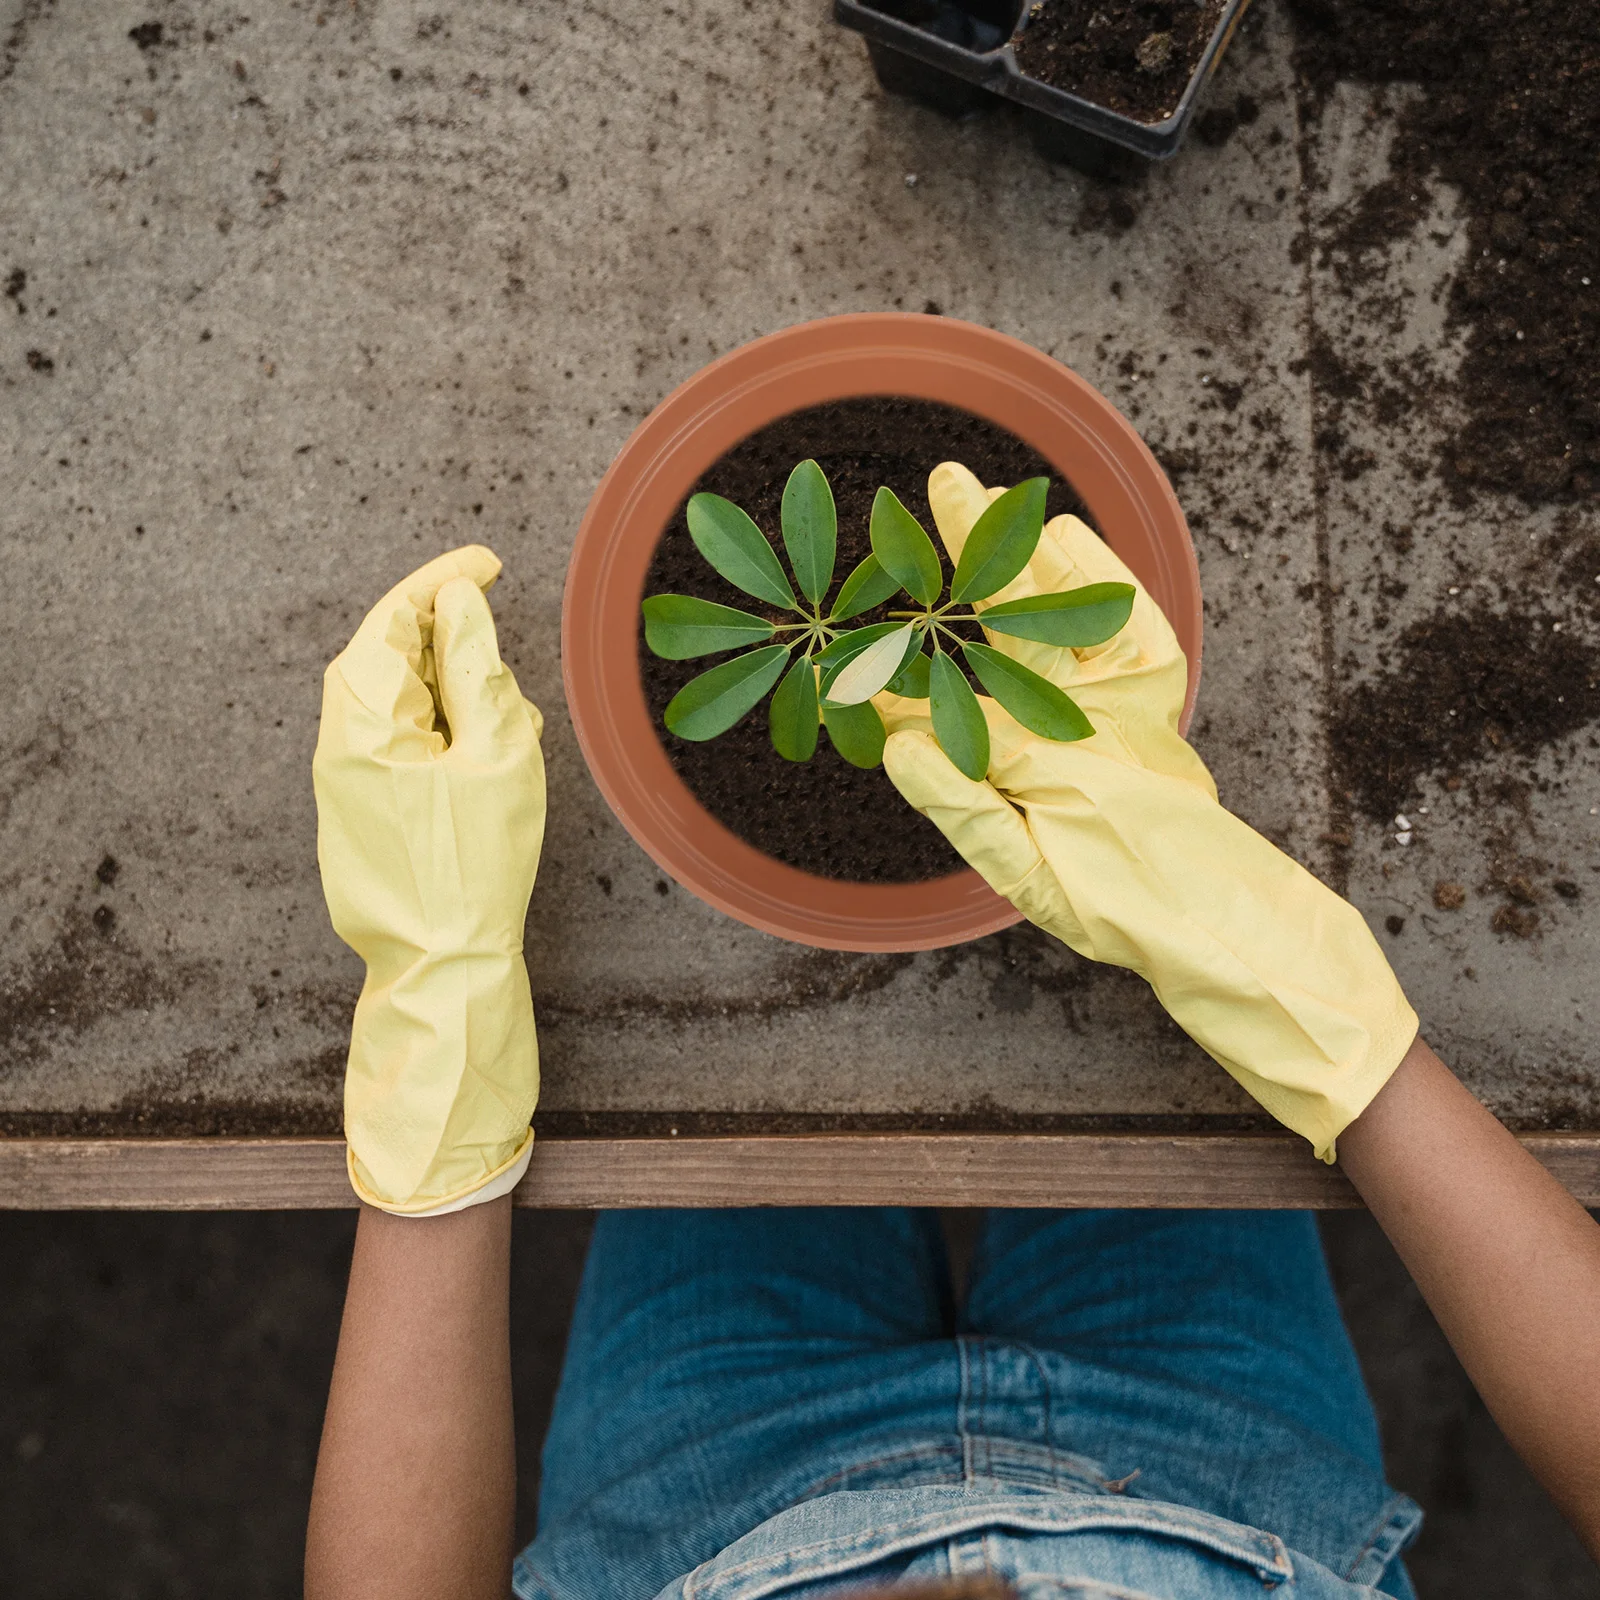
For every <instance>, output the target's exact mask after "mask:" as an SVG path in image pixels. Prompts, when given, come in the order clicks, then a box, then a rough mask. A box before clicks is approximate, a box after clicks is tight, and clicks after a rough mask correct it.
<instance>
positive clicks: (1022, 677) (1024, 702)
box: [935, 644, 1094, 743]
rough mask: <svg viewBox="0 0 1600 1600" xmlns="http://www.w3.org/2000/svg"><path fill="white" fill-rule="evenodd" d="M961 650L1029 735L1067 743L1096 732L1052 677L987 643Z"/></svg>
mask: <svg viewBox="0 0 1600 1600" xmlns="http://www.w3.org/2000/svg"><path fill="white" fill-rule="evenodd" d="M961 648H962V651H963V653H964V654H965V655H966V658H967V665H968V666H969V667H971V668H972V674H973V676H974V677H975V678H976V679H977V680H978V682H979V683H981V684H982V685H983V686H984V688H985V689H987V690H988V691H989V693H990V694H992V695H993V696H994V697H995V699H996V700H998V701H999V702H1000V704H1001V705H1003V706H1004V707H1005V708H1006V710H1007V711H1009V712H1010V713H1011V715H1012V716H1014V717H1015V718H1016V719H1017V721H1018V722H1020V723H1021V724H1022V726H1023V727H1024V728H1027V729H1028V730H1029V732H1031V733H1036V734H1038V735H1039V736H1040V737H1041V738H1043V739H1058V740H1060V741H1061V742H1063V743H1066V742H1069V741H1071V740H1073V739H1087V738H1088V737H1089V735H1090V734H1091V733H1093V732H1094V724H1093V723H1092V722H1090V721H1089V719H1088V718H1087V717H1086V716H1084V714H1083V712H1082V711H1081V710H1080V709H1079V707H1078V703H1077V702H1076V701H1075V700H1073V699H1072V698H1071V697H1070V696H1068V695H1066V694H1063V693H1062V692H1061V690H1060V689H1058V688H1056V686H1055V685H1054V684H1053V683H1051V682H1050V680H1049V679H1048V678H1041V677H1040V676H1039V674H1038V673H1037V672H1030V671H1029V670H1028V669H1027V668H1026V667H1025V666H1023V665H1022V663H1021V662H1020V661H1013V660H1012V659H1011V657H1010V656H1006V655H1001V653H1000V652H999V651H998V650H993V649H991V648H990V647H989V646H988V645H986V644H964V645H963V646H962V647H961ZM935 727H937V723H935ZM942 742H943V741H942V740H941V743H942Z"/></svg>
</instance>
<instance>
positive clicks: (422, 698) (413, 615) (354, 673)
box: [337, 544, 500, 732]
mask: <svg viewBox="0 0 1600 1600" xmlns="http://www.w3.org/2000/svg"><path fill="white" fill-rule="evenodd" d="M499 575H500V558H499V557H498V556H496V555H495V553H494V552H493V551H492V550H490V549H487V548H486V547H485V546H483V545H481V544H469V545H463V546H462V547H461V548H460V549H459V550H447V551H446V552H445V553H444V554H443V555H441V556H435V557H434V558H433V560H432V561H429V562H428V563H426V564H425V565H424V566H421V567H418V568H417V570H416V571H415V572H413V573H411V574H410V575H409V576H407V577H405V578H403V579H401V581H400V582H399V583H397V584H396V585H395V586H394V588H392V589H391V590H390V591H389V592H388V593H387V594H386V595H385V596H384V597H383V599H381V600H380V601H379V602H378V603H377V605H375V606H374V607H373V608H372V609H371V610H370V611H369V612H368V613H367V614H366V616H365V617H364V618H363V619H362V622H361V626H360V627H359V628H357V629H356V632H355V637H354V638H352V639H351V641H350V643H349V644H348V645H347V646H346V647H345V649H344V650H343V652H342V653H341V654H340V656H339V659H338V662H337V665H338V668H339V673H340V676H341V677H342V678H343V679H344V681H345V682H346V683H347V684H348V685H349V686H350V688H351V690H352V691H353V692H354V693H355V695H356V696H357V698H358V699H359V700H361V702H362V703H363V704H364V705H365V706H366V708H367V709H368V710H369V711H370V712H372V713H373V714H374V715H375V716H379V717H384V718H387V719H389V720H392V721H395V722H403V723H411V724H414V725H415V726H416V727H417V728H418V729H420V730H421V731H423V732H427V731H428V730H429V729H431V728H432V726H433V717H434V713H435V711H436V710H437V709H438V707H437V705H436V703H435V700H434V695H433V688H434V683H435V676H434V664H433V650H432V647H433V604H434V599H435V597H436V596H437V595H438V592H439V590H440V589H441V588H442V587H443V586H444V585H445V584H447V583H449V582H450V580H451V579H453V578H469V579H471V581H472V582H473V583H474V584H475V585H476V586H477V587H478V588H479V589H487V588H488V587H489V586H490V585H491V584H492V583H493V582H494V580H495V579H496V578H497V577H498V576H499Z"/></svg>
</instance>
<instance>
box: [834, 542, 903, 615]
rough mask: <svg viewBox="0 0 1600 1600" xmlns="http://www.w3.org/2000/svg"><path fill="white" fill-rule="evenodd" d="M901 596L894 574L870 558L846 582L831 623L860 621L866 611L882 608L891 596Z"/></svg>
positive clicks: (840, 592) (835, 602)
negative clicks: (852, 618) (877, 607)
mask: <svg viewBox="0 0 1600 1600" xmlns="http://www.w3.org/2000/svg"><path fill="white" fill-rule="evenodd" d="M899 592H900V580H899V579H898V578H896V577H895V576H894V575H893V574H892V573H889V572H885V571H884V569H883V568H882V567H881V566H880V565H879V563H878V558H877V557H876V556H868V557H867V559H866V560H865V561H863V562H862V563H861V565H860V566H859V567H857V568H856V570H855V571H854V572H852V573H851V574H850V576H849V577H848V578H846V579H845V580H844V583H843V585H842V586H841V587H840V589H839V596H838V598H837V599H836V600H835V601H834V602H833V610H832V611H831V612H829V614H828V620H829V621H830V622H844V621H847V620H848V619H849V618H851V617H859V616H860V615H861V613H862V612H863V611H870V610H871V609H872V608H873V607H874V606H881V605H882V604H883V602H884V601H885V600H887V599H888V598H889V597H890V596H891V595H895V594H898V593H899Z"/></svg>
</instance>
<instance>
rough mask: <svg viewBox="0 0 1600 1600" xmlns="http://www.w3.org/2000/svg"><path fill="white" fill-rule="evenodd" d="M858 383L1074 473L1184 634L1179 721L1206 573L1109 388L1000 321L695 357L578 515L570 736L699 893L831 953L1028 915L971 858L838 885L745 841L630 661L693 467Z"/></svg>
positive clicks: (828, 337) (566, 616)
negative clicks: (664, 728) (676, 741)
mask: <svg viewBox="0 0 1600 1600" xmlns="http://www.w3.org/2000/svg"><path fill="white" fill-rule="evenodd" d="M867 395H897V396H905V397H911V398H916V399H923V400H933V401H938V402H941V403H943V404H945V405H952V406H956V407H959V408H960V409H962V410H965V411H969V412H973V413H975V414H976V415H978V416H981V417H984V418H985V419H986V420H988V421H990V422H992V423H994V424H995V425H997V426H999V427H1002V428H1005V429H1007V430H1008V431H1010V432H1011V433H1013V434H1015V435H1017V437H1019V438H1021V439H1023V440H1024V441H1025V442H1026V443H1028V444H1029V445H1031V446H1032V447H1033V448H1034V449H1035V450H1037V451H1038V452H1039V454H1040V455H1042V456H1043V457H1044V458H1045V459H1046V460H1047V461H1049V462H1050V464H1051V466H1052V467H1053V468H1054V469H1055V470H1056V471H1058V472H1060V473H1061V475H1062V476H1063V477H1064V478H1066V479H1067V480H1068V481H1069V482H1070V483H1071V485H1072V487H1073V490H1074V492H1075V493H1076V494H1077V495H1078V496H1079V498H1080V499H1082V500H1083V502H1084V504H1085V505H1086V506H1087V508H1088V510H1089V513H1090V516H1091V517H1092V518H1093V520H1094V522H1095V525H1096V526H1097V527H1098V528H1099V529H1100V530H1101V531H1102V532H1103V533H1104V534H1105V535H1106V537H1107V540H1108V542H1109V543H1110V544H1111V546H1112V548H1113V549H1115V550H1116V551H1117V553H1118V554H1119V555H1120V556H1122V558H1123V560H1125V561H1126V562H1127V563H1128V565H1129V566H1130V567H1131V568H1132V569H1133V571H1134V572H1135V574H1136V575H1137V576H1138V578H1139V580H1140V581H1141V582H1142V583H1144V584H1145V586H1146V587H1147V588H1148V589H1149V590H1150V592H1151V594H1152V595H1153V596H1154V597H1155V598H1156V600H1157V602H1158V604H1160V605H1161V606H1162V609H1163V610H1164V611H1165V612H1166V614H1167V616H1168V619H1169V620H1170V621H1171V622H1172V625H1173V628H1174V630H1175V631H1176V632H1177V635H1178V639H1179V642H1180V643H1181V644H1182V645H1183V648H1184V652H1185V654H1186V656H1187V657H1188V662H1189V685H1188V693H1187V695H1186V697H1185V700H1184V708H1183V716H1182V721H1181V723H1180V726H1181V727H1183V728H1185V729H1186V728H1187V727H1188V724H1189V719H1190V716H1191V714H1192V712H1193V709H1194V702H1195V695H1196V692H1197V690H1198V688H1199V681H1200V652H1201V601H1200V573H1199V566H1198V563H1197V562H1196V559H1195V552H1194V545H1193V542H1192V540H1191V539H1190V536H1189V529H1188V525H1187V523H1186V522H1185V521H1184V516H1183V512H1182V510H1181V509H1180V508H1179V506H1178V502H1177V498H1176V496H1175V495H1174V494H1173V492H1172V487H1171V485H1170V484H1169V483H1168V482H1167V479H1166V475H1165V474H1164V473H1163V472H1162V470H1161V468H1160V466H1159V465H1158V464H1157V462H1156V460H1155V457H1154V456H1153V455H1151V453H1150V451H1149V449H1148V447H1147V446H1146V445H1145V443H1144V441H1143V440H1142V439H1141V438H1140V437H1139V435H1138V434H1137V433H1136V432H1135V431H1134V429H1133V426H1132V425H1131V424H1130V423H1129V422H1128V421H1127V419H1126V418H1125V417H1124V416H1123V415H1122V413H1121V412H1119V411H1118V410H1117V409H1116V408H1115V407H1114V406H1113V405H1112V404H1111V402H1110V401H1109V400H1107V399H1106V398H1105V396H1103V395H1102V394H1100V392H1099V391H1098V390H1096V389H1094V388H1092V387H1091V386H1090V385H1089V384H1088V383H1086V382H1085V381H1084V380H1083V379H1082V378H1080V377H1079V376H1078V375H1077V374H1076V373H1074V372H1073V371H1071V370H1070V369H1069V368H1067V367H1065V366H1063V365H1061V363H1059V362H1057V361H1055V360H1054V359H1053V358H1051V357H1049V356H1046V355H1044V354H1042V353H1041V352H1040V351H1038V350H1035V349H1034V348H1033V347H1032V346H1031V345H1027V344H1024V343H1022V342H1021V341H1020V340H1018V339H1013V338H1011V337H1010V336H1009V335H1007V334H1003V333H997V332H995V331H994V330H993V329H989V328H983V327H979V326H978V325H977V324H975V323H969V322H960V321H957V320H955V319H954V318H950V317H940V316H931V315H924V314H921V313H916V312H865V313H859V312H858V313H851V314H846V315H843V316H835V317H825V318H821V319H818V320H816V321H812V322H804V323H800V324H798V325H796V326H793V327H789V328H785V329H782V330H780V331H779V332H777V333H771V334H767V335H765V336H764V337H762V338H759V339H755V340H753V341H752V342H750V343H749V344H745V345H741V346H740V347H739V348H738V349H736V350H733V351H730V352H729V353H728V354H727V355H725V356H722V357H720V358H719V359H717V360H716V361H713V362H711V363H710V364H709V365H707V366H705V367H702V368H701V369H700V370H699V371H698V372H696V373H695V374H694V375H693V376H692V377H690V378H689V379H688V380H687V381H685V382H684V383H682V384H680V385H679V386H678V387H677V388H676V389H674V390H673V391H672V393H671V394H669V395H668V396H667V397H666V399H664V400H663V401H661V403H660V404H659V405H657V406H656V407H655V409H654V410H652V411H651V412H650V414H649V415H648V416H647V417H645V419H644V420H643V421H642V422H641V423H640V424H639V426H638V427H637V428H635V429H634V431H633V433H632V435H631V436H630V437H629V438H628V440H627V442H626V443H625V444H624V445H623V447H622V449H621V450H620V451H618V453H617V455H616V458H615V459H614V460H613V461H612V463H611V466H610V467H609V468H608V469H607V471H606V474H605V476H604V477H603V478H602V479H601V480H600V484H599V486H598V487H597V488H596V490H595V492H594V495H593V496H592V498H591V499H590V501H589V505H588V508H587V510H586V511H585V512H584V516H583V521H582V523H581V524H580V526H579V529H578V536H577V540H576V542H575V544H574V546H573V552H572V559H571V562H570V564H569V565H568V568H567V581H566V590H565V594H564V596H563V601H562V624H561V641H562V649H561V657H562V677H563V680H564V683H565V687H566V694H567V706H568V711H569V713H570V715H571V718H572V727H573V732H574V733H575V734H576V735H577V739H578V747H579V749H580V750H581V751H582V752H583V757H584V760H585V762H586V763H587V764H588V767H589V771H590V773H591V775H592V776H593V778H594V781H595V783H596V785H597V786H598V788H599V790H600V792H601V794H602V795H603V796H604V797H605V800H606V803H607V804H608V805H609V806H610V807H611V810H612V811H613V813H615V815H616V817H617V819H618V821H620V822H621V823H622V825H623V827H624V828H626V829H627V831H628V832H629V833H630V834H631V835H632V836H633V838H634V840H635V841H636V842H637V843H638V844H639V845H640V846H641V848H643V850H644V851H645V853H646V854H647V855H649V856H650V857H651V859H652V860H654V861H655V863H656V864H657V865H658V866H659V867H661V869H662V870H663V871H664V872H666V873H667V874H668V875H669V876H671V877H672V878H674V879H675V880H676V881H677V882H678V883H680V884H682V885H683V887H684V888H686V889H688V890H689V891H690V892H691V893H692V894H694V895H696V896H697V897H698V898H699V899H701V900H703V901H705V902H706V903H707V904H708V905H711V906H714V907H716V909H718V910H719V911H723V912H726V913H727V914H728V915H729V916H732V917H735V918H737V919H738V920H739V921H741V922H744V923H746V924H748V925H749V926H750V927H753V928H758V929H760V930H761V931H763V932H765V933H772V934H776V935H777V936H778V937H780V938H784V939H789V940H792V941H794V942H796V943H800V944H806V945H811V946H815V947H819V948H822V949H829V950H855V951H907V950H929V949H938V948H941V947H943V946H946V945H952V944H962V943H965V942H966V941H968V940H970V939H976V938H979V937H981V936H983V935H984V934H988V933H994V932H997V931H999V930H1000V929H1001V928H1006V927H1010V926H1012V925H1013V924H1015V923H1017V922H1019V921H1021V920H1022V916H1021V913H1020V912H1019V911H1017V910H1016V908H1015V907H1014V906H1012V905H1011V903H1010V902H1009V901H1007V900H1004V899H1002V898H1001V897H1000V896H999V895H997V894H995V893H994V891H993V890H992V889H990V888H989V886H988V885H987V884H986V883H985V882H984V881H983V879H982V878H981V877H979V876H978V874H977V873H976V872H973V871H971V870H963V871H959V872H955V873H952V874H950V875H949V876H947V877H943V878H934V879H928V880H925V881H924V882H921V883H909V884H866V883H847V882H842V881H840V880H838V879H832V878H823V877H819V876H818V875H816V874H814V873H809V872H803V871H801V870H800V869H799V868H796V867H791V866H787V865H785V864H784V863H783V862H780V861H776V860H774V859H773V858H772V857H771V856H768V855H766V854H764V853H763V852H761V851H759V850H757V849H756V848H755V847H754V846H752V845H749V844H747V843H746V842H745V841H744V840H743V839H741V838H739V837H738V835H737V834H735V833H733V832H732V831H731V830H730V829H728V828H727V827H725V826H724V825H723V824H722V823H720V822H718V821H717V820H716V819H715V818H714V817H712V816H711V814H710V813H709V812H708V811H706V810H705V809H704V808H703V807H702V806H701V804H700V802H699V801H698V800H697V799H696V798H695V796H694V794H693V793H692V791H691V790H690V789H689V788H688V786H687V785H686V784H685V783H684V781H683V780H682V779H681V778H680V777H679V776H678V774H677V772H676V771H675V770H674V769H673V767H672V764H671V762H670V761H669V760H668V759H667V753H666V750H665V748H664V747H663V745H662V742H661V739H660V737H659V735H658V733H657V730H656V728H655V726H654V722H653V719H652V717H651V715H650V710H649V706H648V705H647V703H646V700H645V695H644V686H643V681H642V678H641V675H640V672H639V664H638V648H639V643H638V640H639V625H640V624H639V604H640V601H641V600H642V599H643V598H644V584H645V577H646V574H647V571H648V568H649V564H650V560H651V557H652V555H653V554H654V552H655V547H656V544H657V543H658V541H659V539H660V536H661V530H662V529H663V527H665V525H666V523H667V520H668V519H669V518H670V517H671V515H672V513H673V512H674V511H675V510H676V509H677V507H678V506H679V505H680V504H681V503H682V501H683V500H684V498H685V497H686V496H687V495H688V493H689V492H690V490H691V489H692V488H693V486H694V484H695V482H696V481H697V480H698V479H699V477H700V476H701V474H702V473H704V472H705V471H706V470H707V468H709V467H710V466H711V465H712V464H713V463H714V462H715V461H717V460H718V459H719V458H720V457H721V456H722V455H724V454H725V453H726V452H727V451H728V450H729V449H731V448H732V447H733V446H734V445H735V444H737V443H738V442H739V441H740V440H741V439H744V438H746V437H748V436H749V435H750V434H751V433H753V432H755V431H756V430H757V429H758V428H762V427H764V426H766V425H767V424H768V423H770V422H773V421H776V420H777V419H778V418H779V417H782V416H787V415H788V414H789V413H790V412H793V411H798V410H801V409H804V408H805V407H808V406H813V405H819V404H824V403H826V402H828V401H832V400H843V399H853V398H859V397H863V396H867ZM1063 458H1066V459H1065V460H1064V459H1063ZM1066 460H1070V461H1071V462H1072V467H1071V469H1070V470H1069V468H1068V466H1067V464H1066ZM884 781H885V782H887V781H888V780H887V779H885V780H884Z"/></svg>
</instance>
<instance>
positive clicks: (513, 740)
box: [433, 577, 542, 761]
mask: <svg viewBox="0 0 1600 1600" xmlns="http://www.w3.org/2000/svg"><path fill="white" fill-rule="evenodd" d="M433 618H434V621H433V630H434V631H433V651H434V660H435V662H436V663H437V666H438V672H439V697H440V701H441V703H442V704H443V707H444V715H445V721H446V722H447V723H448V724H449V728H450V748H451V750H452V751H454V752H457V753H458V757H459V758H460V759H467V760H479V761H482V760H493V759H495V758H496V757H497V756H504V755H505V754H507V753H508V752H509V751H511V750H513V749H515V748H516V747H517V746H518V745H519V744H522V743H525V742H526V741H527V738H528V734H529V731H530V718H529V716H528V712H529V710H530V709H531V708H530V706H529V704H528V702H527V701H526V700H524V699H523V698H522V693H521V691H520V690H519V689H518V688H517V680H516V678H515V677H514V676H513V674H512V671H511V669H510V668H509V667H508V666H507V665H506V664H505V662H504V661H502V660H501V659H500V644H499V639H498V637H497V636H496V633H495V626H494V614H493V613H492V612H491V611H490V610H489V602H488V600H487V599H485V598H484V593H483V590H482V589H480V588H479V587H478V585H477V583H476V582H475V581H474V580H473V579H471V578H464V577H463V578H452V579H451V580H450V581H449V582H448V583H446V584H445V585H444V586H443V588H441V589H440V590H439V592H438V594H437V595H436V596H435V598H434V602H433ZM534 715H535V716H537V715H538V713H537V712H535V713H534ZM540 720H541V722H542V719H540Z"/></svg>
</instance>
